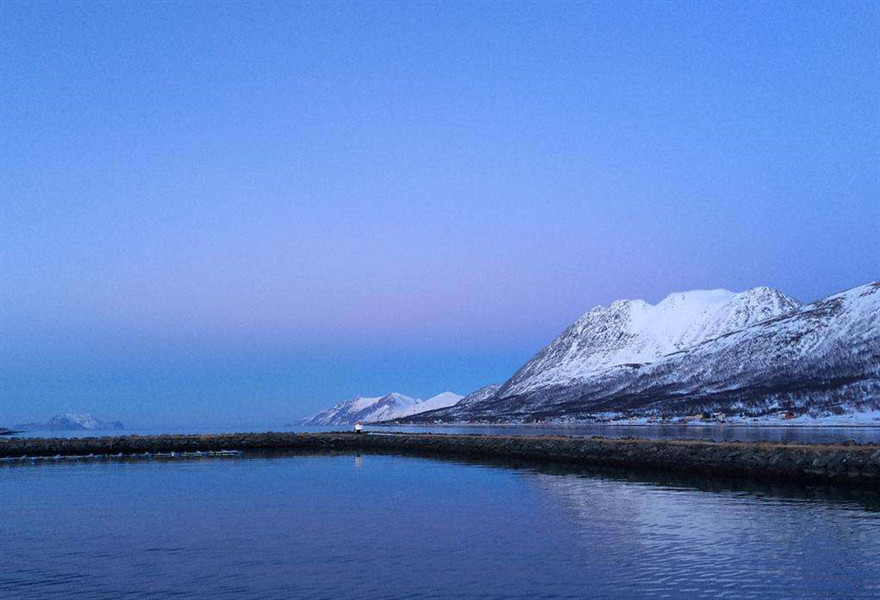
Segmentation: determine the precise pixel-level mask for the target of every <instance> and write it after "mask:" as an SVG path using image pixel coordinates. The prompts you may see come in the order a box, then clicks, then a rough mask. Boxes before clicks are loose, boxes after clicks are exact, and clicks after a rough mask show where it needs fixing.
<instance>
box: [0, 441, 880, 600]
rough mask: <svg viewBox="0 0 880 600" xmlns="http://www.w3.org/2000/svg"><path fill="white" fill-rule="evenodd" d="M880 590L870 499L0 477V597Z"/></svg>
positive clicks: (702, 480)
mask: <svg viewBox="0 0 880 600" xmlns="http://www.w3.org/2000/svg"><path fill="white" fill-rule="evenodd" d="M221 429H222V428H221ZM337 429H338V428H337ZM496 429H498V428H488V429H485V430H480V431H479V432H480V433H484V434H489V433H493V432H496ZM532 429H534V428H513V427H505V428H500V431H503V432H504V433H508V434H510V433H513V432H516V434H518V435H527V434H528V431H531V430H532ZM762 429H763V428H762ZM466 430H467V431H468V432H474V428H466ZM442 431H444V432H453V431H456V430H454V429H450V428H442ZM541 431H544V430H543V429H541ZM568 431H569V433H568V434H570V435H592V433H591V432H590V431H589V430H586V431H579V432H577V433H573V432H571V431H570V430H568ZM615 431H617V433H616V434H615V435H621V436H626V435H631V433H630V432H628V431H627V430H617V429H615ZM638 431H639V433H640V434H641V435H643V436H644V435H646V433H647V430H645V428H642V427H640V428H638ZM689 431H690V430H689ZM742 431H745V430H742ZM116 433H120V432H116ZM875 433H876V432H875ZM699 435H700V436H701V437H712V436H713V435H714V434H713V433H712V432H707V433H705V434H704V433H702V432H700V433H699ZM742 435H745V434H744V433H743V434H737V436H742ZM755 435H757V434H755ZM761 435H764V434H761ZM773 435H774V436H775V435H779V436H782V437H781V438H780V439H784V440H786V441H797V440H796V439H791V438H788V437H786V436H788V435H790V433H789V432H785V433H779V434H773ZM846 436H847V437H844V438H842V439H854V438H855V439H857V441H871V440H864V439H862V440H859V439H858V438H859V436H858V435H857V433H856V432H849V433H847V434H846ZM878 597H880V494H878V493H876V492H869V491H859V490H850V489H846V488H836V487H826V486H816V485H802V484H770V483H757V482H747V481H742V480H728V479H724V478H713V477H707V476H699V477H697V476H684V475H672V474H668V473H667V474H664V473H656V474H654V473H646V472H630V471H622V470H609V469H590V468H572V467H565V466H561V465H548V464H541V463H529V462H523V461H516V462H510V461H499V460H461V459H437V458H413V457H402V456H393V455H376V454H367V455H365V454H357V453H349V452H345V453H335V454H306V453H273V454H266V453H257V452H246V453H244V454H242V455H241V456H237V457H221V458H216V457H215V458H208V457H205V458H199V459H176V460H139V461H133V460H129V461H127V460H120V461H108V460H104V461H90V460H81V461H58V462H55V461H52V462H37V463H21V462H16V463H6V464H2V465H0V598H3V599H4V600H13V599H22V600H26V599H50V598H59V599H69V598H88V599H96V600H117V599H125V598H156V599H166V598H197V599H201V598H205V599H208V598H211V599H242V598H245V599H246V598H260V599H304V600H305V599H343V600H344V599H349V598H350V599H359V600H360V599H389V600H391V599H401V600H403V599H413V600H415V599H436V600H445V599H459V598H460V599H481V598H485V599H489V598H510V599H530V600H534V599H545V598H546V599H551V598H553V599H555V598H559V599H562V598H568V599H575V598H620V599H639V598H676V599H677V598H755V599H762V600H773V599H781V598H817V599H818V598H841V599H844V598H878Z"/></svg>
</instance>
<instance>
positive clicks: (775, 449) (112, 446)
mask: <svg viewBox="0 0 880 600" xmlns="http://www.w3.org/2000/svg"><path fill="white" fill-rule="evenodd" d="M224 450H226V451H231V450H235V451H242V452H243V453H244V454H245V455H247V454H248V453H251V452H254V453H256V452H266V451H272V452H279V451H293V452H364V453H375V454H406V455H415V456H450V457H463V458H493V459H515V460H530V461H553V462H562V463H570V464H582V465H596V466H610V467H619V468H628V469H644V470H652V471H674V472H689V473H699V474H703V475H708V476H721V477H747V478H751V479H763V480H778V481H805V482H815V483H823V484H836V485H847V486H853V487H859V488H868V489H880V445H877V444H861V445H859V444H855V443H846V444H787V443H764V442H762V443H748V442H710V441H695V440H667V439H634V438H625V439H613V438H602V437H590V438H584V437H564V436H496V435H453V434H417V433H367V434H360V435H358V434H354V433H348V432H339V433H275V432H267V433H240V434H218V435H160V436H135V435H131V436H119V437H100V438H77V439H62V438H30V439H29V438H15V437H13V438H6V439H0V458H19V457H24V456H27V457H36V456H88V455H115V456H119V455H122V456H123V457H125V456H128V455H137V454H141V455H143V454H145V453H170V452H207V451H224Z"/></svg>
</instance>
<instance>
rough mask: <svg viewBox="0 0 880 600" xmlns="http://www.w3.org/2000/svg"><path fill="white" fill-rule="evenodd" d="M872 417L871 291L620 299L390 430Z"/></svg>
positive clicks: (876, 377)
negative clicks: (806, 300)
mask: <svg viewBox="0 0 880 600" xmlns="http://www.w3.org/2000/svg"><path fill="white" fill-rule="evenodd" d="M860 411H865V412H868V411H880V281H878V282H873V283H869V284H867V285H863V286H860V287H857V288H853V289H851V290H848V291H846V292H843V293H840V294H836V295H834V296H829V297H828V298H824V299H822V300H819V301H817V302H814V303H812V304H808V305H805V306H801V305H800V304H799V303H798V302H797V301H796V300H794V299H793V298H790V297H788V296H786V295H785V294H783V293H782V292H779V291H777V290H774V289H771V288H766V287H758V288H754V289H751V290H748V291H745V292H741V293H733V292H729V291H726V290H713V291H692V292H683V293H675V294H671V295H669V296H667V297H666V298H665V299H664V300H662V301H661V302H659V303H658V304H656V305H651V304H648V303H647V302H644V301H643V300H620V301H617V302H614V303H613V304H611V306H608V307H602V306H600V307H596V308H594V309H593V310H591V311H590V312H588V313H586V314H585V315H583V316H582V317H581V318H580V319H578V320H577V321H576V322H575V323H574V324H572V325H571V326H570V327H568V328H567V329H566V330H565V331H564V332H563V333H562V334H561V335H560V336H559V337H557V338H556V339H555V340H553V341H552V342H551V343H550V344H549V345H548V346H547V347H545V348H544V349H542V350H541V351H540V352H538V354H536V355H535V356H534V357H533V358H532V359H531V360H529V361H528V362H527V363H526V364H525V365H523V367H522V368H520V369H519V370H518V371H517V372H516V373H515V374H514V375H513V377H511V378H510V379H509V380H508V381H506V382H505V383H504V384H503V385H500V386H486V387H484V388H481V389H480V390H477V391H476V392H473V393H472V394H469V395H468V396H466V397H465V398H463V399H462V400H461V401H460V402H458V403H457V404H455V405H452V406H449V407H447V408H443V409H438V410H432V411H429V412H420V413H417V414H414V415H409V416H405V417H398V418H396V420H395V422H396V423H425V422H428V423H433V422H532V421H545V420H546V421H579V420H591V419H595V418H607V417H621V416H623V417H663V416H681V415H693V414H703V413H722V414H725V415H745V416H754V415H766V414H771V413H772V414H777V413H780V412H781V413H785V414H786V415H787V416H798V415H804V414H808V415H812V416H825V415H839V414H843V413H858V412H860Z"/></svg>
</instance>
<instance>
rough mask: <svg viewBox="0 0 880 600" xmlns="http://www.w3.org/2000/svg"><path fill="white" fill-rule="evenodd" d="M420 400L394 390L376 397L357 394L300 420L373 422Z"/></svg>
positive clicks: (336, 423) (388, 417) (410, 406)
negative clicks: (355, 396)
mask: <svg viewBox="0 0 880 600" xmlns="http://www.w3.org/2000/svg"><path fill="white" fill-rule="evenodd" d="M421 402H422V401H421V400H419V399H418V398H410V397H409V396H404V395H403V394H398V393H396V392H392V393H391V394H386V395H385V396H376V397H364V396H358V397H357V398H352V399H351V400H346V401H344V402H340V403H339V404H337V405H336V406H333V407H331V408H328V409H327V410H325V411H323V412H320V413H318V414H317V415H315V416H314V417H311V418H308V419H305V420H303V421H302V424H304V425H350V424H352V423H354V422H356V421H360V422H361V423H374V422H376V421H384V420H386V419H393V418H395V417H397V416H400V415H402V414H403V413H404V412H405V411H406V410H407V409H409V408H412V407H413V406H415V405H417V404H420V403H421ZM408 414H409V413H408Z"/></svg>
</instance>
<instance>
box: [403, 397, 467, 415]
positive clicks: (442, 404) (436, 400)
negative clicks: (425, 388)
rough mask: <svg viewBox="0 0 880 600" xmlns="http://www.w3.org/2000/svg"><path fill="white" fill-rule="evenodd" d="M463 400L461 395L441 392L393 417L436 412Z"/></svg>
mask: <svg viewBox="0 0 880 600" xmlns="http://www.w3.org/2000/svg"><path fill="white" fill-rule="evenodd" d="M462 398H464V396H462V395H461V394H456V393H455V392H442V393H440V394H437V395H436V396H432V397H431V398H428V399H427V400H425V401H424V402H419V403H418V404H416V405H415V406H411V407H409V408H407V409H405V410H403V411H401V412H400V413H399V414H397V415H395V417H406V416H409V415H414V414H418V413H423V412H425V411H428V410H437V409H440V408H448V407H450V406H453V405H455V404H457V403H458V402H459V400H461V399H462Z"/></svg>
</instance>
